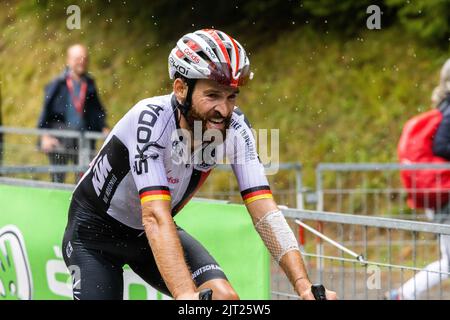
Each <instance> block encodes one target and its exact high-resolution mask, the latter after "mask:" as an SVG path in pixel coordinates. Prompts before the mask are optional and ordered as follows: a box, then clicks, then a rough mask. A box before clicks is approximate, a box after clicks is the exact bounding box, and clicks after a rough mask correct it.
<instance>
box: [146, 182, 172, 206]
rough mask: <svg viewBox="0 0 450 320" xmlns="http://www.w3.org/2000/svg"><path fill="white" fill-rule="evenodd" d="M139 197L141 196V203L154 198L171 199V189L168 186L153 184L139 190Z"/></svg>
mask: <svg viewBox="0 0 450 320" xmlns="http://www.w3.org/2000/svg"><path fill="white" fill-rule="evenodd" d="M139 197H140V198H141V204H143V203H145V202H147V201H154V200H166V201H170V200H171V198H170V190H169V188H168V187H166V186H153V187H148V188H144V189H141V190H140V191H139Z"/></svg>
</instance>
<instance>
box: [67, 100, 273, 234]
mask: <svg viewBox="0 0 450 320" xmlns="http://www.w3.org/2000/svg"><path fill="white" fill-rule="evenodd" d="M176 106H177V102H176V98H175V96H174V94H170V95H165V96H159V97H153V98H148V99H144V100H141V101H140V102H138V103H137V104H136V105H135V106H134V107H133V108H132V109H131V110H129V112H128V113H127V114H126V115H125V116H124V117H123V118H122V119H121V120H120V121H119V122H118V123H117V124H116V126H115V127H114V128H113V130H112V131H111V133H110V134H109V135H108V137H107V139H106V140H105V142H104V144H103V146H102V148H101V150H100V152H99V153H98V155H97V156H96V157H95V159H94V160H93V161H92V163H91V166H90V168H89V170H88V171H87V172H86V173H85V174H84V176H83V178H82V179H81V180H80V182H79V183H78V185H77V187H76V189H75V191H74V197H76V198H77V199H79V200H82V201H87V202H88V203H89V204H90V205H92V206H94V207H95V209H96V210H100V211H101V212H105V213H107V214H108V215H110V216H111V217H113V218H115V219H116V220H118V221H120V222H121V223H123V224H125V225H127V226H129V227H131V228H135V229H141V230H142V229H143V226H142V218H141V204H142V203H145V202H147V201H152V200H167V201H170V202H171V208H172V215H175V214H176V213H177V212H179V211H180V210H181V209H182V208H183V206H184V205H186V203H187V202H188V201H189V200H190V199H191V198H192V197H193V195H194V194H195V192H196V191H197V190H198V189H199V188H200V186H201V185H202V184H203V183H204V182H205V180H206V178H207V177H208V175H209V174H210V172H211V170H212V169H213V168H214V167H215V166H216V165H217V159H222V157H223V159H224V158H225V157H224V156H226V159H228V160H229V161H230V162H231V166H232V169H233V172H234V174H235V176H236V178H237V181H238V184H239V188H240V191H241V195H242V198H243V200H244V202H245V203H246V204H248V203H251V202H253V201H255V200H258V199H262V198H271V197H272V194H271V191H270V188H269V185H268V182H267V178H266V176H265V174H264V168H263V165H262V164H261V162H260V161H259V157H258V154H257V151H256V144H255V139H254V136H253V134H252V131H251V127H250V125H249V123H248V121H247V120H246V118H245V116H244V114H243V113H242V112H241V111H240V109H239V108H237V107H235V109H234V111H233V114H232V117H231V122H230V127H229V130H228V132H227V135H226V139H225V142H224V143H222V144H220V145H215V146H214V148H211V145H210V144H207V143H206V144H203V145H202V147H201V148H199V149H198V150H197V151H195V152H194V153H193V154H191V152H190V149H189V148H186V146H187V142H186V140H187V139H186V138H185V137H183V135H180V134H179V133H178V132H179V131H177V129H180V125H179V122H178V117H177V113H176V111H177V110H176ZM186 150H189V154H188V158H189V157H190V160H192V161H180V159H181V158H183V157H185V156H186ZM205 153H206V154H205ZM202 156H204V159H203V157H202ZM196 159H201V160H202V161H195V160H196Z"/></svg>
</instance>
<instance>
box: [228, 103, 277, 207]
mask: <svg viewBox="0 0 450 320" xmlns="http://www.w3.org/2000/svg"><path fill="white" fill-rule="evenodd" d="M230 129H231V130H230V131H229V132H230V133H229V136H228V137H227V145H226V150H227V157H228V159H229V161H231V167H232V169H233V172H234V174H235V176H236V178H237V181H238V184H239V189H240V192H241V196H242V199H243V200H244V203H245V204H250V203H252V202H253V201H256V200H259V199H267V198H269V199H271V198H272V192H271V190H270V186H269V183H268V181H267V177H266V175H265V173H264V166H263V165H262V163H261V162H260V159H259V156H258V152H257V149H256V141H255V137H254V136H253V132H252V129H251V126H250V123H249V122H248V121H247V119H246V118H245V115H244V114H243V113H242V112H241V111H240V109H238V108H235V110H234V112H233V116H232V119H231V124H230Z"/></svg>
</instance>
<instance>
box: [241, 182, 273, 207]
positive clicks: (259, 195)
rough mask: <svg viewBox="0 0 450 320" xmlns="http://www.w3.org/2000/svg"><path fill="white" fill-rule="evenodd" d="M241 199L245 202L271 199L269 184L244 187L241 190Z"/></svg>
mask: <svg viewBox="0 0 450 320" xmlns="http://www.w3.org/2000/svg"><path fill="white" fill-rule="evenodd" d="M241 196H242V199H243V200H244V203H245V204H249V203H252V202H253V201H256V200H259V199H272V198H273V197H272V192H271V191H270V187H269V186H260V187H255V188H250V189H246V190H244V191H242V192H241Z"/></svg>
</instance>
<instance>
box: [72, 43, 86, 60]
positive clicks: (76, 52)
mask: <svg viewBox="0 0 450 320" xmlns="http://www.w3.org/2000/svg"><path fill="white" fill-rule="evenodd" d="M67 55H68V56H69V57H71V56H84V57H86V56H87V55H88V52H87V49H86V47H84V46H82V45H73V46H71V47H70V48H69V49H68V50H67Z"/></svg>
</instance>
